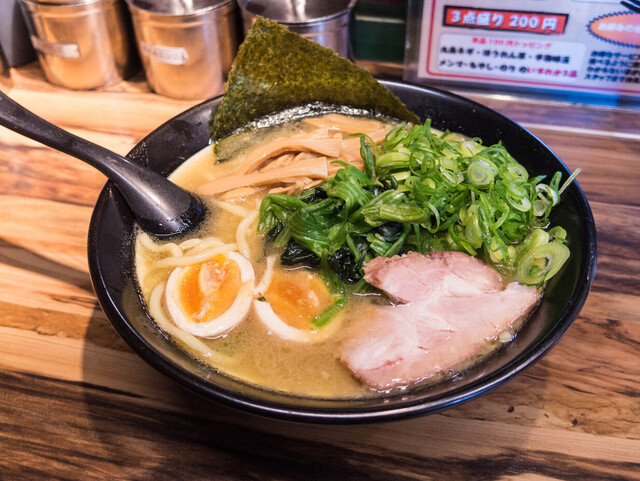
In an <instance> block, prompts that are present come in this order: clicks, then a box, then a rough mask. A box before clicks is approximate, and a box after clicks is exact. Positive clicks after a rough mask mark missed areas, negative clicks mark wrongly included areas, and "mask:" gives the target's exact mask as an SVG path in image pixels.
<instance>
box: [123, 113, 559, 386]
mask: <svg viewBox="0 0 640 481" xmlns="http://www.w3.org/2000/svg"><path fill="white" fill-rule="evenodd" d="M224 142H225V146H224V149H222V148H221V149H219V152H224V154H221V155H224V159H223V160H224V161H220V162H218V161H217V160H216V159H215V158H214V154H213V149H212V148H211V147H210V146H209V147H207V148H205V149H203V150H202V151H201V152H199V153H197V154H196V155H194V156H193V157H192V158H190V159H189V160H187V161H186V162H185V163H184V164H183V165H182V166H181V167H180V168H178V169H177V170H176V171H175V172H174V173H173V174H172V175H171V176H170V178H171V180H173V181H174V182H175V183H177V184H178V185H180V186H182V187H184V188H186V189H188V190H190V191H193V192H196V193H198V194H200V195H201V196H202V197H203V198H205V199H206V200H207V202H208V204H209V207H210V211H211V215H210V217H209V220H208V222H207V223H206V225H204V226H203V227H202V228H201V229H200V230H199V231H198V232H196V233H194V234H193V235H192V236H191V237H190V238H187V239H182V240H181V241H179V242H177V243H176V242H162V241H158V240H157V239H153V238H151V237H150V236H148V235H147V234H145V233H143V232H139V233H138V235H137V238H136V248H135V249H136V252H135V263H136V275H137V281H138V285H139V289H140V292H141V294H142V296H143V298H144V300H145V302H146V305H147V307H148V311H149V314H150V316H151V318H152V319H153V320H154V321H155V323H156V324H157V326H158V328H159V329H161V330H162V332H163V333H164V334H165V335H166V336H167V337H168V338H170V339H171V340H172V341H173V342H175V343H176V344H177V345H178V346H180V347H181V348H182V349H184V350H186V351H187V352H188V353H189V354H190V355H192V356H193V357H194V358H195V359H196V360H197V361H199V362H201V363H203V364H206V365H207V366H210V367H211V368H212V369H215V370H217V371H219V372H222V373H224V374H226V375H228V376H231V377H234V378H237V379H239V380H242V381H244V382H247V383H250V384H253V385H257V386H261V387H263V388H264V389H269V390H274V391H280V392H286V393H291V394H295V395H300V396H306V397H321V398H353V397H363V396H375V395H381V394H384V393H389V392H395V390H397V389H405V388H407V387H410V386H413V385H416V384H418V383H423V382H432V381H434V380H438V379H441V378H443V377H446V376H451V375H454V374H455V373H457V372H460V371H461V370H462V369H464V368H466V367H468V366H469V365H471V364H473V363H476V362H478V360H480V359H482V358H483V357H485V356H486V355H487V354H488V353H489V352H491V351H493V350H495V349H496V348H497V347H499V346H500V345H501V344H503V343H504V342H508V341H509V340H511V339H512V337H513V335H514V333H515V332H516V331H517V329H518V328H519V326H520V325H521V323H522V321H523V320H524V319H525V318H526V317H527V315H528V314H529V313H530V312H531V310H532V309H533V307H534V306H535V305H536V303H537V302H538V299H539V297H540V290H541V288H542V286H543V284H544V282H545V281H546V280H548V278H549V277H551V275H553V274H555V272H557V270H558V269H559V266H558V262H559V260H560V261H562V262H564V260H566V256H568V250H566V247H565V246H564V244H563V242H564V236H563V234H562V229H560V228H554V229H556V230H555V231H554V229H551V230H545V229H543V228H541V227H542V226H545V228H547V224H548V221H547V217H548V211H549V210H550V207H549V205H550V203H552V202H553V199H554V198H556V202H555V203H557V196H558V195H559V194H558V185H557V182H556V183H555V184H554V182H553V181H552V182H551V183H550V186H547V185H546V184H542V183H540V179H533V180H531V186H529V184H527V182H530V180H529V178H528V174H527V172H526V171H525V170H524V168H522V166H520V164H518V163H517V162H516V161H515V160H514V159H513V158H512V157H511V156H509V154H508V153H507V152H506V150H504V148H503V147H502V146H500V145H498V146H490V147H485V146H482V144H481V142H480V141H479V140H477V139H473V140H472V139H468V138H465V137H463V136H460V135H458V134H450V133H448V132H445V133H443V132H439V131H436V130H433V129H431V128H430V126H429V124H428V123H427V124H425V125H424V126H411V125H404V124H401V125H396V123H395V122H393V121H390V120H387V119H383V118H379V117H375V118H373V117H364V116H361V117H349V116H345V115H339V114H328V115H323V116H316V117H309V118H306V119H299V120H295V121H291V122H289V123H287V124H285V125H277V126H271V127H264V128H257V129H254V130H252V131H250V132H249V133H242V134H237V135H235V136H232V137H230V138H228V139H226V140H225V141H224ZM494 179H495V180H494ZM558 180H559V179H558ZM494 184H495V185H497V187H495V188H494V187H492V186H493V185H494ZM504 185H506V186H507V190H505V188H504ZM536 185H543V186H545V187H544V188H543V189H540V188H537V187H536ZM527 186H529V187H527ZM492 189H493V190H492ZM501 189H502V190H505V194H504V195H506V196H508V197H505V199H506V200H505V201H496V200H495V195H497V194H496V193H495V191H497V190H501ZM540 192H542V194H540ZM447 196H449V197H447ZM554 196H555V197H554ZM462 197H464V199H463V198H462ZM530 199H533V201H531V200H530ZM549 199H551V200H549ZM488 200H492V201H493V202H499V207H498V208H496V209H494V214H493V215H494V217H492V218H488V217H487V214H486V209H487V207H486V205H487V204H486V203H487V202H488ZM465 202H466V203H465ZM503 204H504V205H506V207H504V206H503ZM534 204H535V205H534ZM553 205H555V204H553ZM553 205H551V207H552V206H553ZM528 209H529V210H531V212H533V211H534V210H535V213H533V214H530V213H529V210H528ZM532 218H533V219H534V221H535V222H533V224H532V223H529V224H526V226H524V225H525V224H524V222H525V220H529V221H530V220H531V219H532ZM536 219H537V220H536ZM491 222H494V223H495V224H498V223H499V225H498V226H497V227H495V229H502V230H504V232H503V231H502V230H500V232H499V234H498V233H497V234H496V236H495V238H492V237H489V238H488V237H487V234H486V232H485V231H483V229H484V228H485V227H486V225H488V224H489V223H491ZM443 224H444V225H443ZM523 226H524V227H523ZM491 227H492V228H493V226H491ZM495 229H494V230H495ZM495 231H496V232H498V231H497V230H495ZM565 250H566V252H565ZM479 257H482V260H479ZM563 259H564V260H563ZM518 261H519V263H518ZM562 262H560V265H561V264H562Z"/></svg>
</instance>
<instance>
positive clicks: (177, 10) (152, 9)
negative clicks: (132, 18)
mask: <svg viewBox="0 0 640 481" xmlns="http://www.w3.org/2000/svg"><path fill="white" fill-rule="evenodd" d="M232 1H233V0H127V3H128V4H129V5H131V6H133V7H135V8H138V9H140V10H144V11H146V12H148V13H152V14H156V15H167V16H186V15H194V14H202V13H205V12H208V11H210V10H215V9H217V8H219V7H222V6H224V5H227V4H229V3H232Z"/></svg>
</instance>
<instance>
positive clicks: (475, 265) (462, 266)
mask: <svg viewBox="0 0 640 481" xmlns="http://www.w3.org/2000/svg"><path fill="white" fill-rule="evenodd" d="M364 279H365V280H366V281H367V282H368V283H369V284H371V285H372V286H375V287H377V288H379V289H382V290H383V291H385V292H386V293H387V294H388V295H389V297H391V298H392V299H394V300H396V301H399V302H403V303H406V302H410V301H415V300H418V299H422V298H424V297H427V296H430V295H433V294H434V292H444V293H446V294H451V295H456V296H470V295H475V294H480V293H482V292H493V291H499V290H502V288H503V282H504V281H503V279H502V276H500V274H498V273H497V272H496V271H495V270H494V269H491V268H490V267H488V266H487V265H485V264H484V263H483V262H482V261H480V260H478V259H476V258H475V257H471V256H469V255H467V254H464V253H462V252H432V253H431V254H428V255H422V254H419V253H417V252H409V253H408V254H406V255H403V256H394V257H376V258H375V259H373V260H371V261H370V262H368V263H367V264H366V265H365V266H364Z"/></svg>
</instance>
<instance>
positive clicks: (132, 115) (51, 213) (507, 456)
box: [0, 65, 640, 481]
mask: <svg viewBox="0 0 640 481" xmlns="http://www.w3.org/2000/svg"><path fill="white" fill-rule="evenodd" d="M0 82H1V88H2V91H4V92H6V93H8V94H9V95H10V96H11V97H12V98H13V99H15V100H16V101H18V102H19V103H21V104H23V105H24V106H26V107H27V108H29V109H31V110H33V111H34V112H36V113H38V114H40V115H42V116H43V117H45V118H46V119H47V120H49V121H51V122H53V123H54V124H57V125H59V126H61V127H63V128H65V129H68V130H70V131H72V132H74V133H76V134H78V135H80V136H84V137H86V138H87V139H89V140H92V141H94V142H97V143H99V144H102V145H104V146H106V147H108V148H110V149H113V150H115V151H116V152H119V153H121V154H125V153H126V152H128V151H129V149H130V148H131V147H132V146H133V145H134V144H136V142H138V141H139V140H140V139H141V138H142V137H143V136H144V135H145V134H147V133H148V132H150V131H151V130H153V129H154V128H155V127H157V126H158V125H160V124H161V123H162V122H164V121H165V120H167V119H169V118H171V117H172V116H174V115H176V114H177V113H179V112H181V111H182V110H185V109H186V108H187V107H190V106H191V105H193V104H195V103H196V102H185V101H176V100H170V99H167V98H164V97H160V96H157V95H154V94H152V93H150V92H149V91H148V88H147V86H146V83H145V82H144V80H143V78H142V77H137V78H135V79H134V80H133V81H130V82H126V83H122V84H120V85H118V86H116V87H113V88H109V89H106V90H103V91H99V92H72V91H68V90H63V89H58V88H56V87H53V86H51V85H49V84H47V83H46V82H44V81H43V79H42V76H41V73H40V70H39V68H38V67H37V65H30V66H27V67H22V68H20V69H14V70H11V71H9V72H5V73H4V74H3V75H2V76H1V77H0ZM473 97H474V98H475V99H476V100H479V101H480V102H482V103H485V104H487V105H489V106H490V107H492V108H495V109H497V110H499V111H501V112H503V113H505V114H506V115H508V116H510V117H512V118H513V119H514V120H516V121H519V122H521V123H522V124H523V125H524V126H525V127H527V128H529V129H530V130H532V131H533V132H534V133H535V134H536V135H538V136H539V137H540V138H541V139H542V140H543V141H545V142H546V143H548V145H549V146H550V147H551V148H552V149H553V150H554V151H555V152H556V153H557V154H558V155H559V156H560V157H561V158H562V159H563V160H564V161H565V162H566V163H567V165H568V166H569V168H570V169H572V170H573V169H575V168H577V167H581V168H582V169H583V172H582V174H581V175H580V177H579V181H580V184H581V185H582V187H583V189H584V190H585V192H586V194H587V196H588V199H589V201H590V204H591V207H592V209H593V212H594V215H595V219H596V224H597V227H598V241H599V248H600V256H599V261H598V272H597V275H596V279H595V283H594V285H593V289H592V291H591V294H590V296H589V298H588V300H587V303H586V305H585V307H584V309H583V310H582V313H581V315H580V317H579V318H578V320H577V321H576V322H575V324H574V325H573V327H572V328H571V329H570V331H569V332H568V334H567V335H566V336H565V337H564V338H563V340H562V341H561V342H560V343H559V345H558V346H557V347H556V348H554V349H553V350H552V352H551V353H550V354H549V355H547V356H546V357H545V358H544V359H543V360H542V361H541V362H539V363H537V364H536V365H535V366H534V367H532V368H531V369H529V370H528V371H526V372H525V373H524V374H522V375H520V376H519V377H517V378H516V379H514V380H512V381H510V382H508V383H507V384H506V385H504V386H502V387H500V388H498V389H496V390H495V391H493V392H491V393H489V394H488V395H485V396H483V397H481V398H479V399H477V400H474V401H472V402H469V403H467V404H464V405H462V406H460V407H456V408H454V409H450V410H448V411H445V412H443V413H441V414H437V415H432V416H426V417H422V418H418V419H413V420H407V421H402V422H393V423H387V424H377V425H366V426H313V425H298V424H291V423H285V422H279V421H273V420H268V419H262V418H258V417H254V416H250V415H246V414H243V413H240V412H236V411H233V410H230V409H228V408H224V407H220V406H217V405H214V404H211V403H209V402H207V401H205V400H202V399H199V398H197V397H194V396H193V395H191V394H190V393H189V392H187V391H185V390H184V389H183V388H182V387H180V386H179V385H178V384H176V383H175V382H173V381H171V380H170V379H168V378H166V377H164V376H163V375H161V374H160V373H158V372H156V371H155V370H154V369H152V368H151V367H149V366H148V365H147V364H145V363H144V362H143V361H142V360H141V359H140V358H139V357H138V356H137V355H136V354H134V353H133V352H132V351H131V350H130V349H129V348H128V346H127V345H126V344H125V343H124V342H123V341H122V340H121V339H120V338H119V337H118V335H117V334H116V333H115V331H114V330H113V329H112V327H111V325H110V324H109V322H108V320H107V319H106V318H105V316H104V314H103V313H102V311H101V310H100V307H99V306H98V304H97V302H96V298H95V295H94V293H93V290H92V288H91V283H90V280H89V274H88V268H87V252H86V238H87V229H88V226H89V218H90V216H91V211H92V208H93V205H94V203H95V201H96V198H97V196H98V193H99V191H100V189H101V187H102V185H103V184H104V182H105V178H104V177H103V176H102V175H101V174H99V173H98V172H97V171H95V170H93V169H92V168H90V167H88V166H86V165H84V164H83V163H81V162H79V161H78V160H75V159H72V158H71V157H68V156H66V155H64V154H60V153H57V152H54V151H52V150H50V149H48V148H46V147H43V146H41V145H39V144H37V143H35V142H32V141H30V140H27V139H26V138H23V137H21V136H19V135H17V134H14V133H12V132H9V131H7V130H6V129H3V128H0V479H2V480H3V481H4V480H40V479H46V480H51V479H65V480H72V479H73V480H94V479H95V480H97V479H105V480H106V479H108V480H113V479H130V480H154V481H157V480H178V479H179V480H182V479H241V480H245V479H256V480H269V479H278V480H289V479H307V480H315V479H326V480H337V479H352V480H364V479H376V480H382V479H420V480H428V479H443V480H516V479H517V480H530V481H533V480H535V481H539V480H549V479H554V480H556V479H567V480H568V479H571V480H580V481H582V480H592V479H593V480H608V479H616V480H622V479H624V480H629V479H635V480H640V201H639V200H638V199H639V198H640V196H638V186H639V185H640V111H631V110H617V109H612V108H603V107H592V106H591V107H586V106H577V105H572V104H560V103H552V102H544V101H539V100H535V101H534V100H523V99H520V100H518V99H512V98H508V97H500V96H487V95H484V96H483V95H473Z"/></svg>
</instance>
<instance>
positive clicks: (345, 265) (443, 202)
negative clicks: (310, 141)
mask: <svg viewBox="0 0 640 481" xmlns="http://www.w3.org/2000/svg"><path fill="white" fill-rule="evenodd" d="M360 153H361V155H362V158H363V160H364V171H360V170H358V169H356V168H355V167H353V166H351V165H349V164H347V163H344V162H340V161H337V162H338V163H340V164H341V165H342V166H343V167H344V168H343V169H340V170H339V171H338V172H337V173H336V175H335V176H333V177H331V178H329V179H327V181H325V182H324V183H323V184H321V185H319V186H318V187H315V188H313V189H310V190H308V191H305V192H303V193H302V194H301V195H300V196H297V197H295V196H289V195H283V194H270V195H267V196H266V197H265V198H264V200H263V201H262V205H261V207H260V220H259V226H258V230H259V231H260V232H263V233H267V234H268V236H269V237H270V239H271V240H272V242H273V244H274V245H275V246H277V247H282V248H284V252H283V254H282V256H281V261H282V263H283V264H298V263H304V264H307V265H313V264H320V265H321V266H322V268H323V271H325V270H327V269H329V270H330V271H332V273H333V274H334V275H337V277H338V278H339V279H340V280H341V281H343V282H346V283H349V284H355V286H354V289H356V290H357V289H363V288H365V287H366V284H365V282H364V280H363V279H362V266H363V264H364V263H366V262H367V261H369V260H371V259H372V258H374V257H377V256H387V257H390V256H393V255H396V254H402V253H404V252H408V251H417V252H420V253H427V252H430V251H442V250H457V251H462V252H466V253H468V254H471V255H473V256H480V257H482V258H483V259H484V260H485V262H487V263H491V264H493V265H494V266H495V267H496V268H498V269H499V270H500V271H501V272H503V273H505V274H507V275H510V276H511V277H515V279H517V280H518V281H519V282H521V283H523V284H528V285H536V286H539V287H540V286H542V285H543V284H544V283H545V282H546V281H548V280H549V278H551V277H552V276H553V275H555V274H556V273H557V272H558V270H559V269H560V268H561V267H562V265H563V264H564V262H565V261H566V260H567V259H568V257H569V249H568V248H567V246H566V245H565V241H566V232H565V230H564V229H562V228H561V227H553V228H551V229H549V230H548V231H547V230H545V229H547V228H548V227H549V214H550V212H551V209H552V208H553V207H554V206H556V205H557V204H558V202H559V201H560V194H561V193H562V191H563V190H564V189H565V188H566V187H567V186H568V185H569V183H570V182H571V181H572V180H573V178H574V177H575V175H576V174H577V173H578V171H576V172H575V173H574V174H573V175H572V176H571V177H570V178H569V179H567V181H566V182H565V183H564V185H563V186H562V187H560V186H559V184H560V180H561V173H560V172H557V173H556V174H555V175H554V176H553V177H552V178H551V180H550V182H549V183H548V184H545V183H543V182H542V181H543V180H544V176H537V177H533V178H529V174H528V173H527V171H526V169H525V168H524V167H523V166H522V165H520V164H519V163H518V162H517V161H516V160H515V159H514V158H513V157H512V156H511V155H509V153H508V152H507V151H506V149H505V148H504V147H503V146H502V145H501V144H500V143H498V144H496V145H492V146H483V145H482V143H481V141H480V140H479V139H468V138H465V137H463V136H461V135H458V134H452V133H449V132H444V133H437V132H434V131H433V130H432V129H431V122H430V120H427V121H426V122H425V123H424V124H423V125H414V126H411V127H408V126H406V125H404V124H402V125H399V126H397V127H396V128H394V129H393V130H391V131H390V132H389V133H388V134H387V136H386V138H385V140H384V141H383V142H382V144H381V145H380V146H376V145H375V144H374V143H373V142H371V140H370V139H368V138H367V137H366V136H362V137H361V150H360Z"/></svg>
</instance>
